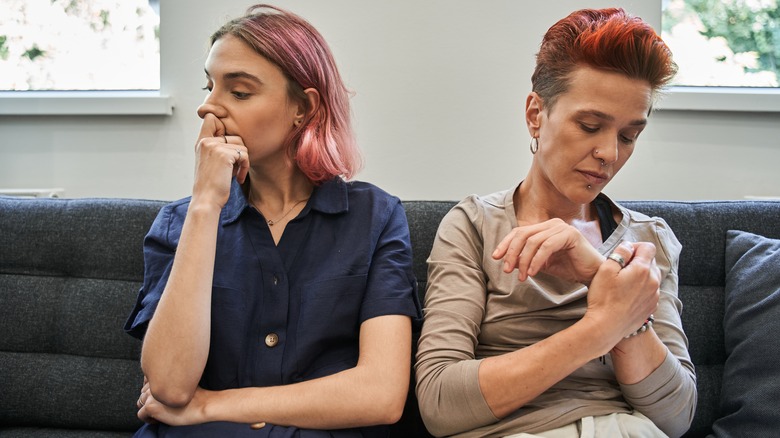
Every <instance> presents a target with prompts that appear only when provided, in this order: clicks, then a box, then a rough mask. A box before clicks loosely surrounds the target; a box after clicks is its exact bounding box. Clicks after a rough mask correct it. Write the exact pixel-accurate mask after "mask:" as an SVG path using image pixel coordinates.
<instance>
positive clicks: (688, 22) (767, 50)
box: [662, 0, 780, 87]
mask: <svg viewBox="0 0 780 438" xmlns="http://www.w3.org/2000/svg"><path fill="white" fill-rule="evenodd" d="M662 26H663V27H662V36H663V38H664V40H665V41H666V42H667V44H669V46H670V47H671V49H672V52H673V53H674V55H675V61H676V62H677V63H678V64H679V65H680V73H679V74H678V77H677V78H676V80H675V81H676V83H677V84H678V85H692V86H737V87H777V86H778V75H780V8H778V2H777V0H667V1H665V2H664V10H663V18H662Z"/></svg>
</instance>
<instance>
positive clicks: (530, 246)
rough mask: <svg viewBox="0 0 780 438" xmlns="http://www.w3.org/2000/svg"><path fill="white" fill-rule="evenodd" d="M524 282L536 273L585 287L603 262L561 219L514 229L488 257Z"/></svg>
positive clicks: (577, 231)
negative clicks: (497, 261) (490, 256)
mask: <svg viewBox="0 0 780 438" xmlns="http://www.w3.org/2000/svg"><path fill="white" fill-rule="evenodd" d="M492 257H493V259H494V260H501V259H503V270H504V272H506V273H510V272H512V271H513V270H515V269H517V271H518V274H517V276H518V279H519V280H520V281H525V280H526V279H527V278H528V277H529V276H531V277H532V276H534V275H536V274H538V273H539V272H545V273H547V274H550V275H553V276H556V277H560V278H564V279H567V280H570V281H577V282H580V283H584V284H589V283H590V281H591V279H592V278H593V276H594V275H596V272H597V271H598V269H599V266H601V264H602V262H603V261H604V260H605V259H604V257H603V256H602V255H601V254H599V252H598V251H597V250H596V248H594V247H593V245H591V244H590V242H588V240H587V239H586V238H585V236H583V235H582V233H580V232H579V230H577V228H575V227H573V226H571V225H569V224H567V223H566V222H564V221H563V220H561V219H550V220H547V221H544V222H540V223H538V224H533V225H523V226H519V227H515V228H514V229H513V230H512V231H510V232H509V234H507V235H506V237H504V239H503V240H502V241H501V243H499V244H498V246H497V247H496V249H495V251H494V252H493V254H492Z"/></svg>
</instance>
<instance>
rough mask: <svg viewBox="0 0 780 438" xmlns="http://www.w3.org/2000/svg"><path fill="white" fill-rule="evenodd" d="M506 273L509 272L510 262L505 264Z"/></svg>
mask: <svg viewBox="0 0 780 438" xmlns="http://www.w3.org/2000/svg"><path fill="white" fill-rule="evenodd" d="M504 272H509V262H504Z"/></svg>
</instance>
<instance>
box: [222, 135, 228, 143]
mask: <svg viewBox="0 0 780 438" xmlns="http://www.w3.org/2000/svg"><path fill="white" fill-rule="evenodd" d="M222 139H223V140H225V143H227V142H228V141H227V136H226V135H223V136H222Z"/></svg>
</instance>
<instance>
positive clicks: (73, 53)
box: [0, 0, 160, 91]
mask: <svg viewBox="0 0 780 438" xmlns="http://www.w3.org/2000/svg"><path fill="white" fill-rule="evenodd" d="M3 3H4V5H3V13H2V14H0V90H10V91H34V90H158V89H159V88H160V40H159V25H160V17H159V0H3Z"/></svg>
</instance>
